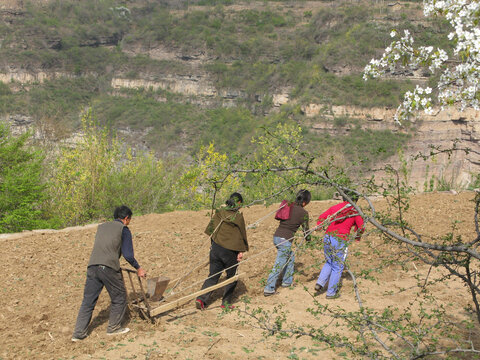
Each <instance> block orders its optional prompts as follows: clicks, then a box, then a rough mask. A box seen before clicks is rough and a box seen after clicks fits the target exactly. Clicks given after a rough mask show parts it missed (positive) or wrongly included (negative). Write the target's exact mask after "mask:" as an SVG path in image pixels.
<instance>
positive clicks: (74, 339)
mask: <svg viewBox="0 0 480 360" xmlns="http://www.w3.org/2000/svg"><path fill="white" fill-rule="evenodd" d="M85 337H86V336H85ZM83 339H85V338H77V337H75V336H74V337H72V341H73V342H77V341H82V340H83Z"/></svg>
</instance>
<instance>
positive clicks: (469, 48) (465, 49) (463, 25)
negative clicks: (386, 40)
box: [364, 0, 480, 123]
mask: <svg viewBox="0 0 480 360" xmlns="http://www.w3.org/2000/svg"><path fill="white" fill-rule="evenodd" d="M424 14H425V16H427V17H428V16H430V17H435V16H443V17H445V18H446V20H447V21H448V22H449V23H450V24H451V26H452V27H453V31H452V32H450V34H449V35H448V39H449V40H450V41H453V42H454V45H455V48H454V50H453V57H454V58H453V59H449V56H448V54H447V52H446V51H445V50H444V49H440V48H437V49H434V48H433V47H432V46H419V47H415V46H414V39H413V37H412V35H411V34H410V33H409V31H408V30H405V31H404V33H403V36H401V35H399V34H398V32H397V31H396V30H392V32H391V33H390V35H391V37H392V38H394V39H395V40H394V41H393V42H392V43H391V44H390V46H388V47H387V48H386V49H385V52H384V54H383V56H382V57H381V58H380V59H372V60H371V61H370V64H368V65H367V66H366V67H365V71H364V79H365V80H367V79H368V78H369V77H380V76H382V75H383V74H384V73H385V72H386V71H387V70H390V71H392V70H393V69H394V68H395V67H396V66H404V67H409V68H418V67H426V68H428V69H429V70H430V71H431V72H432V74H434V75H435V74H438V75H439V80H438V83H437V85H436V88H433V89H432V88H430V87H421V86H418V85H417V86H416V88H415V89H414V90H413V91H408V92H407V93H406V94H405V97H404V101H403V103H402V104H400V106H399V107H398V109H397V113H396V116H395V121H397V122H399V123H400V122H401V121H402V120H403V119H407V118H408V117H409V116H410V115H411V114H412V113H413V112H415V111H418V110H424V111H425V112H426V113H427V114H431V113H433V102H432V98H431V96H432V94H435V95H436V97H437V99H438V103H439V105H440V106H441V107H444V106H450V105H458V106H459V107H460V109H461V110H463V109H465V108H467V107H473V108H474V109H477V110H478V109H480V102H479V99H480V92H479V83H480V27H479V21H480V1H479V0H424Z"/></svg>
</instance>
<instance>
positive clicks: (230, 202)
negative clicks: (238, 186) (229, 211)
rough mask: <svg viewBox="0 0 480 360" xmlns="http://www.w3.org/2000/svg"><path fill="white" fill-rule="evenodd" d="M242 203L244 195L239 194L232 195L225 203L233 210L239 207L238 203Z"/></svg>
mask: <svg viewBox="0 0 480 360" xmlns="http://www.w3.org/2000/svg"><path fill="white" fill-rule="evenodd" d="M239 202H240V203H242V204H243V197H242V194H240V193H238V192H234V193H233V194H232V195H230V198H229V199H228V200H227V201H226V202H225V204H226V205H227V206H228V207H232V208H235V207H237V206H238V205H237V204H238V203H239Z"/></svg>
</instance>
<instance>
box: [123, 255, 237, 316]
mask: <svg viewBox="0 0 480 360" xmlns="http://www.w3.org/2000/svg"><path fill="white" fill-rule="evenodd" d="M206 264H208V262H207V263H206ZM206 264H202V266H204V265H206ZM121 269H122V275H123V281H124V283H125V289H126V290H127V299H128V304H129V306H130V307H132V308H134V309H138V310H139V312H140V313H141V314H142V315H143V316H144V317H145V318H147V319H150V320H152V321H155V317H156V316H158V315H161V314H163V313H166V312H167V311H170V310H173V309H176V308H177V307H180V306H182V305H184V304H186V303H188V302H189V301H191V300H193V299H196V298H197V297H198V296H200V295H203V294H206V293H208V292H210V291H213V290H216V289H219V288H221V287H223V286H225V285H228V284H231V283H233V282H235V281H237V280H238V279H239V278H240V277H242V276H243V275H244V274H243V273H242V274H236V275H235V276H232V277H231V278H230V279H226V280H224V281H222V282H220V283H218V284H216V285H213V286H210V287H208V288H206V289H203V290H199V291H196V292H194V293H190V294H187V295H184V296H181V297H180V296H179V295H178V294H180V292H179V293H178V294H171V295H166V297H164V296H163V294H164V293H166V294H168V293H169V292H170V293H171V292H172V291H173V289H175V287H177V285H178V284H179V283H180V281H182V280H183V279H184V278H185V277H186V276H184V277H181V278H178V279H175V280H174V281H172V283H174V284H175V285H174V286H171V287H168V285H169V283H170V279H169V278H168V277H165V276H160V277H155V278H151V279H148V280H147V291H145V288H144V286H143V284H142V280H141V278H140V277H139V276H138V275H137V272H136V271H135V270H132V269H128V268H123V267H122V268H121ZM194 270H195V269H194ZM192 271H193V270H192ZM125 275H126V276H125ZM127 278H128V284H129V285H130V286H127ZM135 284H136V285H135ZM129 288H130V290H129Z"/></svg>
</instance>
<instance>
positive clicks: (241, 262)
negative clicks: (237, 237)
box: [162, 204, 356, 301]
mask: <svg viewBox="0 0 480 360" xmlns="http://www.w3.org/2000/svg"><path fill="white" fill-rule="evenodd" d="M349 205H350V204H347V205H345V206H344V207H342V208H341V209H340V210H338V211H337V212H336V213H334V214H332V215H330V216H329V217H327V219H325V221H324V222H323V223H322V225H317V226H315V227H313V228H311V229H309V230H307V231H304V234H303V239H302V241H301V242H300V244H299V245H298V246H297V249H298V248H300V247H301V246H302V244H303V242H304V241H305V239H306V238H307V237H308V236H309V235H311V234H312V233H313V232H314V231H316V230H317V229H319V228H321V229H324V228H325V227H326V225H330V224H331V222H332V218H334V217H335V216H336V215H337V214H338V213H340V212H341V211H343V210H344V209H345V208H347V207H348V206H349ZM277 210H278V209H276V210H275V211H274V212H276V211H277ZM272 213H273V212H271V213H269V215H271V214H272ZM353 216H354V215H347V216H344V217H341V218H338V219H335V221H338V220H341V219H346V218H349V217H353ZM355 216H356V215H355ZM265 219H266V217H265V216H264V217H263V218H261V219H260V220H261V221H263V220H265ZM260 220H257V222H255V223H253V224H256V223H260V222H261V221H260ZM217 228H218V226H217ZM217 228H216V229H217ZM216 229H215V230H216ZM294 238H295V235H294V236H292V237H291V238H289V239H285V241H282V242H281V243H280V244H285V243H286V242H287V241H292V240H293V239H294ZM280 244H279V245H280ZM272 249H276V246H275V245H273V246H270V247H268V248H266V249H265V250H263V251H260V252H259V253H257V254H254V255H252V256H249V257H248V258H247V259H245V260H242V261H239V262H238V263H236V264H234V265H232V266H229V267H228V268H225V269H223V270H221V271H219V272H217V273H215V274H212V275H210V276H209V277H207V278H205V279H203V280H199V281H196V282H194V283H192V284H190V285H189V286H187V287H185V288H183V289H181V290H180V291H179V292H178V293H182V292H184V291H185V290H188V289H190V288H193V287H196V286H197V285H198V284H200V283H203V282H204V281H205V280H207V279H210V278H213V277H215V276H217V275H219V274H222V273H223V272H224V271H227V270H229V269H232V268H234V267H237V268H238V266H240V265H241V264H244V263H245V262H247V261H250V260H253V259H256V258H257V257H259V256H260V255H263V254H265V253H267V252H268V251H270V250H272ZM297 249H296V250H295V251H294V252H292V253H291V254H290V257H289V258H288V259H287V262H286V263H285V265H284V266H286V264H287V263H288V262H289V261H290V259H291V256H292V255H294V254H295V252H296V251H297ZM202 264H203V263H202ZM198 267H199V266H197V267H195V269H197V268H198ZM282 270H283V268H282ZM192 272H193V270H191V271H190V272H189V273H188V274H187V275H185V276H183V277H182V278H181V280H183V279H185V278H186V277H187V276H188V275H189V274H190V273H192ZM178 284H179V282H177V284H176V285H175V286H174V288H175V287H176V286H177V285H178ZM178 293H173V292H172V293H170V294H169V295H166V296H164V298H163V299H162V301H166V300H168V299H169V298H170V297H172V296H173V295H176V294H178Z"/></svg>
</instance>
